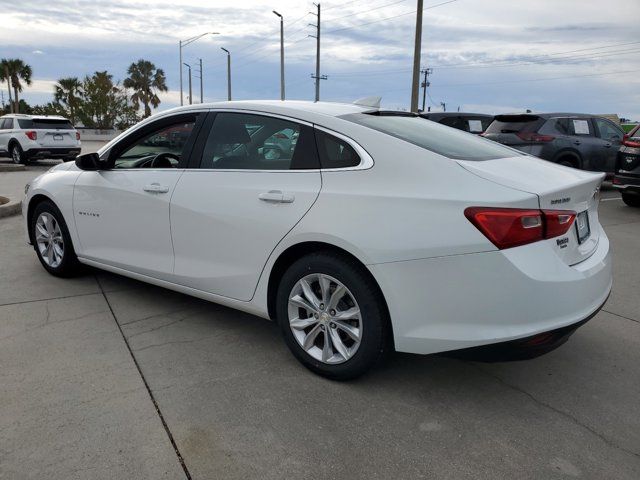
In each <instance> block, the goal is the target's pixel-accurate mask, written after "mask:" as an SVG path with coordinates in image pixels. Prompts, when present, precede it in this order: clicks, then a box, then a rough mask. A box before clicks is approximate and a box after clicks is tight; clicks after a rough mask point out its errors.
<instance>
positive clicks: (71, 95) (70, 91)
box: [53, 77, 82, 125]
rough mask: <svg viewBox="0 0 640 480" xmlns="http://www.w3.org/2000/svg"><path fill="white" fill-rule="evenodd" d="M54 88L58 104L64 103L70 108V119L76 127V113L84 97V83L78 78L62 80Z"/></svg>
mask: <svg viewBox="0 0 640 480" xmlns="http://www.w3.org/2000/svg"><path fill="white" fill-rule="evenodd" d="M53 88H54V98H55V100H56V102H62V103H63V104H64V105H66V106H67V107H68V108H69V119H70V120H71V123H72V124H74V125H75V123H76V111H77V108H78V106H79V105H80V101H81V98H80V97H81V95H82V82H81V81H80V80H79V79H78V78H77V77H67V78H61V79H60V80H58V83H57V84H56V85H55V86H54V87H53Z"/></svg>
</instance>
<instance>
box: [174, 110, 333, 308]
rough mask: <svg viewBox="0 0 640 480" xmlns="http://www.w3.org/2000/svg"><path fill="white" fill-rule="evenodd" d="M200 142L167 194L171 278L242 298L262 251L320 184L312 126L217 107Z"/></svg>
mask: <svg viewBox="0 0 640 480" xmlns="http://www.w3.org/2000/svg"><path fill="white" fill-rule="evenodd" d="M203 133H204V132H203ZM201 136H202V135H201ZM198 143H200V142H198ZM201 150H202V151H201V152H199V153H197V155H199V156H200V157H201V162H200V165H199V167H200V168H198V169H187V170H185V173H184V175H183V176H182V177H181V178H180V180H179V182H178V185H177V186H176V189H175V193H174V195H173V198H172V200H171V232H172V237H173V245H174V249H175V272H174V273H175V281H176V282H177V283H180V284H183V285H186V286H190V287H192V288H196V289H198V290H202V291H206V292H210V293H215V294H217V295H222V296H225V297H230V298H234V299H238V300H244V301H248V300H250V299H251V298H252V297H253V293H254V291H255V288H256V285H257V283H258V279H259V277H260V274H261V272H262V269H263V267H264V265H265V263H266V262H267V259H268V258H269V255H270V254H271V252H272V251H273V249H274V248H275V247H276V245H277V244H278V242H280V240H281V239H282V238H283V237H284V236H285V235H286V234H287V233H288V232H289V230H291V229H292V228H293V227H294V226H295V225H296V223H298V221H300V219H301V218H302V217H303V216H304V215H305V213H306V212H307V211H308V210H309V208H311V206H312V205H313V203H314V202H315V200H316V198H317V197H318V194H319V192H320V186H321V177H320V170H319V161H318V157H317V150H316V148H315V143H314V139H313V128H312V127H311V126H307V125H302V124H300V123H298V122H295V121H290V120H286V119H282V118H278V117H273V116H264V115H253V114H244V113H217V114H216V116H215V120H214V122H213V125H212V127H211V128H210V131H209V134H208V138H207V140H206V142H203V145H202V147H201ZM194 155H196V152H194Z"/></svg>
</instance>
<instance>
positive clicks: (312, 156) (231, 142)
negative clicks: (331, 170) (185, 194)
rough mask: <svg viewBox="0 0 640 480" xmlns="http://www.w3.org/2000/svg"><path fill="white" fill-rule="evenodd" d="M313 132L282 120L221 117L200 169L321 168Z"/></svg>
mask: <svg viewBox="0 0 640 480" xmlns="http://www.w3.org/2000/svg"><path fill="white" fill-rule="evenodd" d="M318 167H319V165H318V158H317V154H316V152H315V146H314V140H313V129H312V128H311V127H308V126H306V125H301V124H298V123H295V122H292V121H289V120H283V119H281V118H276V117H269V116H263V115H255V114H246V113H226V112H224V113H218V114H216V118H215V120H214V122H213V127H212V128H211V131H210V132H209V136H208V138H207V141H206V144H205V147H204V151H203V154H202V162H201V164H200V168H203V169H220V170H303V169H310V168H318Z"/></svg>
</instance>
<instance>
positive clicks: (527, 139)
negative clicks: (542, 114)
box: [516, 132, 556, 143]
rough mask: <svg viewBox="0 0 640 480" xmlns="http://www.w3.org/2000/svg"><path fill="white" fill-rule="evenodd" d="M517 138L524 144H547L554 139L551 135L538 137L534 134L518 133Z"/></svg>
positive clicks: (538, 135)
mask: <svg viewBox="0 0 640 480" xmlns="http://www.w3.org/2000/svg"><path fill="white" fill-rule="evenodd" d="M516 135H517V136H518V137H520V138H521V139H522V140H524V141H525V142H534V143H548V142H552V141H553V140H555V138H556V137H554V136H553V135H540V134H538V133H535V132H518V133H516Z"/></svg>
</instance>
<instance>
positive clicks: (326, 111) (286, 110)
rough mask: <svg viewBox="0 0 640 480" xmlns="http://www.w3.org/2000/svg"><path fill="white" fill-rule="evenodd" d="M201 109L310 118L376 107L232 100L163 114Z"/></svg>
mask: <svg viewBox="0 0 640 480" xmlns="http://www.w3.org/2000/svg"><path fill="white" fill-rule="evenodd" d="M202 109H230V110H248V111H257V112H265V113H274V114H280V115H285V116H286V115H289V116H292V117H296V118H301V119H308V120H311V119H312V118H314V117H318V116H324V117H327V116H329V117H339V116H342V115H348V114H351V113H364V112H371V111H377V110H378V109H377V108H372V107H366V106H362V105H355V104H352V103H337V102H310V101H303V100H234V101H228V102H213V103H198V104H194V105H185V106H183V107H177V108H173V109H171V110H166V111H165V112H163V113H165V114H173V113H180V112H188V111H190V110H202Z"/></svg>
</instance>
